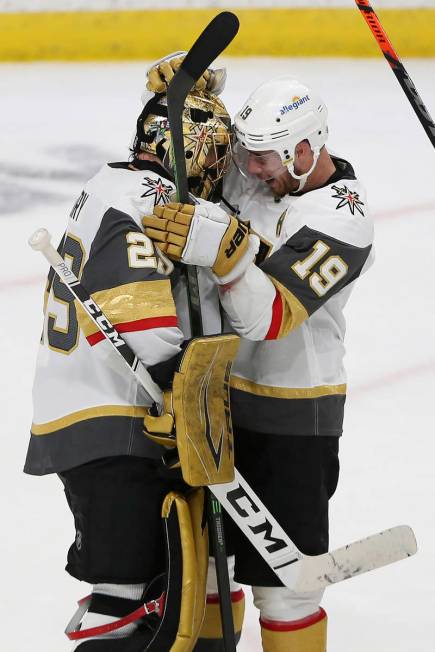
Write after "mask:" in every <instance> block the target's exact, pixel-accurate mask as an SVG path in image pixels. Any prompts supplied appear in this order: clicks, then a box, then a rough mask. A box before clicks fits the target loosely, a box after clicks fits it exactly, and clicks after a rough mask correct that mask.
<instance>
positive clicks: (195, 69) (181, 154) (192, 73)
mask: <svg viewBox="0 0 435 652" xmlns="http://www.w3.org/2000/svg"><path fill="white" fill-rule="evenodd" d="M238 28H239V21H238V19H237V17H236V16H235V15H234V14H232V13H230V12H222V13H221V14H218V16H216V17H215V18H214V19H213V20H212V21H211V22H210V23H209V25H207V27H206V28H205V30H204V31H203V32H202V34H201V35H200V36H199V38H198V39H197V40H196V42H195V43H194V44H193V46H192V47H191V49H190V50H189V52H188V53H187V55H186V57H185V59H184V61H183V63H182V64H181V66H180V69H179V70H178V72H177V73H176V74H175V75H174V78H173V79H172V81H171V83H170V84H169V87H168V92H167V98H168V119H169V124H170V128H171V141H172V156H173V164H174V170H175V182H176V186H177V197H178V201H180V202H182V203H184V204H187V203H190V198H189V186H188V179H187V171H186V159H185V151H184V134H183V111H184V102H185V100H186V97H187V94H188V93H189V91H190V90H191V89H192V87H193V86H194V84H195V82H196V80H197V79H198V78H199V77H200V76H201V75H202V73H203V72H204V71H205V70H206V69H207V68H208V67H209V66H210V64H211V63H212V62H213V61H214V59H216V57H217V56H218V55H219V54H220V53H221V52H222V51H223V50H224V49H225V48H226V47H227V45H228V44H229V43H230V42H231V41H232V39H233V38H234V36H235V35H236V34H237V31H238ZM187 287H188V296H189V311H190V326H191V331H192V336H194V337H195V336H201V335H203V334H204V331H203V324H202V316H201V302H200V293H199V284H198V274H197V270H196V267H193V266H189V267H188V270H187ZM206 496H207V505H208V510H207V511H208V527H209V532H210V538H211V541H212V547H213V553H214V557H215V561H216V575H217V581H218V588H219V607H220V613H221V622H222V633H223V643H224V649H225V652H235V650H236V641H235V634H234V621H233V612H232V603H231V592H230V581H229V575H228V562H227V556H226V551H225V537H224V530H223V522H222V510H221V506H220V503H219V501H217V500H216V498H214V497H213V496H212V494H211V492H210V490H209V489H208V488H207V489H206Z"/></svg>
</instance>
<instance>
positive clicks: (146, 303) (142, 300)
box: [75, 279, 176, 337]
mask: <svg viewBox="0 0 435 652" xmlns="http://www.w3.org/2000/svg"><path fill="white" fill-rule="evenodd" d="M91 296H92V298H93V300H94V301H95V303H97V304H98V305H99V307H100V308H101V310H102V311H103V313H104V314H105V316H106V317H107V318H108V319H109V321H111V322H112V324H124V323H126V322H133V321H137V320H140V319H146V318H151V317H172V316H175V315H176V310H175V303H174V300H173V298H172V292H171V282H170V281H169V279H164V280H159V281H137V282H136V283H126V284H125V285H119V286H118V287H115V288H109V289H108V290H100V291H99V292H93V293H92V295H91ZM75 303H76V307H77V316H78V320H79V324H80V328H81V329H82V330H83V332H84V334H85V337H88V336H89V335H91V334H92V333H95V331H96V326H95V324H94V322H93V321H92V319H91V318H90V317H89V315H88V314H87V312H86V311H85V310H84V308H82V306H81V305H80V304H79V303H78V301H76V302H75Z"/></svg>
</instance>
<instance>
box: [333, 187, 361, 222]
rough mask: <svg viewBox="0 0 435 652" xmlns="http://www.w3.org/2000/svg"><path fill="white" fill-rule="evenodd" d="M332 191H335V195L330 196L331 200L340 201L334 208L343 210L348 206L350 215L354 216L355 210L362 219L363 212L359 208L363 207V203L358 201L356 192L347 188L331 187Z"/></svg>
mask: <svg viewBox="0 0 435 652" xmlns="http://www.w3.org/2000/svg"><path fill="white" fill-rule="evenodd" d="M332 190H335V192H336V193H337V194H335V195H332V198H333V199H339V200H340V201H339V202H338V204H337V206H336V207H335V208H336V209H339V208H343V206H348V207H349V210H350V212H351V213H352V215H355V210H357V211H358V213H360V214H361V215H362V216H363V217H364V212H363V210H362V208H361V206H364V202H362V201H361V200H360V198H359V194H358V193H357V192H353V191H352V190H349V188H348V187H347V186H332Z"/></svg>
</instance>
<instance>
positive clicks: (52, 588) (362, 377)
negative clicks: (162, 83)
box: [0, 57, 435, 652]
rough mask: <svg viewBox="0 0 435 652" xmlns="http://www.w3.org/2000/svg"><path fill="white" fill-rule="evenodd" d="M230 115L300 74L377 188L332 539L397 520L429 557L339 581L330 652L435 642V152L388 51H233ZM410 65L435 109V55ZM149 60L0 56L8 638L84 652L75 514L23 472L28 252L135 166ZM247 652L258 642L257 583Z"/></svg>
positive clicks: (38, 318) (57, 491) (0, 608)
mask: <svg viewBox="0 0 435 652" xmlns="http://www.w3.org/2000/svg"><path fill="white" fill-rule="evenodd" d="M224 63H226V64H227V67H228V81H227V89H226V90H225V92H224V96H223V97H224V100H226V103H227V106H228V108H229V109H230V112H231V113H234V112H235V111H236V110H237V109H239V108H240V107H241V105H242V103H243V101H244V99H245V98H246V97H247V95H248V94H249V93H250V92H251V90H253V88H254V87H255V86H256V85H258V84H259V83H261V82H262V81H264V80H266V79H268V78H269V77H270V76H276V75H278V74H284V73H292V74H294V75H295V76H296V77H298V78H300V79H301V80H304V81H305V82H306V83H308V84H311V85H314V86H315V87H317V89H318V90H319V92H320V94H321V95H322V96H323V98H324V100H325V101H326V103H327V105H328V107H329V111H330V120H329V125H330V141H329V147H330V148H331V149H332V150H333V151H335V152H336V153H339V154H340V155H342V156H343V157H345V158H348V159H349V160H350V161H351V162H352V163H353V165H354V167H355V169H356V172H357V174H358V176H359V177H360V178H361V180H363V182H364V183H365V185H366V186H367V189H368V195H369V201H370V205H371V208H372V211H373V213H374V216H375V223H376V251H377V261H376V264H375V266H374V267H373V268H372V270H371V271H370V272H369V273H368V274H367V275H366V276H365V277H364V278H363V279H361V281H360V282H359V283H358V285H357V287H356V290H355V292H354V294H353V296H352V298H351V300H350V302H349V304H348V307H347V310H346V316H347V320H348V332H347V349H348V354H347V359H346V363H347V369H348V375H349V393H348V401H347V410H346V418H345V432H344V436H343V438H342V440H341V468H342V470H341V478H340V483H339V488H338V490H337V493H336V495H335V497H334V498H333V500H332V503H331V547H332V548H335V547H338V546H341V545H344V544H345V543H348V542H351V541H353V540H355V539H359V538H361V537H363V536H366V535H368V534H370V533H373V532H376V531H379V530H382V529H385V528H387V527H390V526H393V525H396V524H401V523H407V524H409V525H411V526H412V527H413V528H414V529H415V533H416V536H417V540H418V543H419V552H418V554H417V555H416V556H415V557H414V558H412V559H409V560H406V561H403V562H400V563H399V564H396V565H394V566H390V567H388V568H385V569H382V570H378V571H376V572H373V573H370V574H368V575H366V576H363V577H360V578H356V579H354V580H350V581H349V582H345V583H343V584H341V585H338V586H335V587H331V588H330V589H328V590H327V592H326V594H325V599H324V607H325V609H326V610H327V611H328V614H329V621H330V627H329V647H328V650H329V652H350V651H351V652H367V650H375V651H376V652H389V651H391V652H392V651H393V650H394V652H410V651H412V652H435V630H434V627H433V613H434V606H435V587H434V578H435V523H434V506H433V505H434V498H435V478H434V466H435V462H434V454H435V441H434V438H435V428H434V416H433V415H434V406H435V398H434V393H433V392H434V390H435V350H434V321H435V283H434V273H435V272H434V263H435V260H434V251H435V244H434V243H435V182H434V167H435V151H434V149H433V147H432V146H431V144H430V142H429V140H428V138H427V136H426V134H425V133H424V131H423V129H422V128H421V126H420V124H419V123H418V121H417V119H416V118H415V115H414V113H413V112H412V109H411V108H410V106H409V104H408V102H407V100H406V98H405V96H404V94H403V92H402V90H401V89H400V87H399V85H398V84H397V81H396V79H395V78H394V75H393V74H392V73H391V71H390V70H389V68H388V66H387V64H386V63H385V61H384V60H383V59H382V58H381V57H379V59H376V60H370V61H364V60H357V61H353V60H326V59H310V60H304V59H292V60H290V59H286V60H284V59H281V60H277V59H255V60H254V59H245V60H234V59H233V60H227V61H226V62H225V60H224ZM406 65H407V68H408V70H409V73H410V75H411V77H412V78H413V80H414V82H415V84H416V85H417V88H418V89H419V91H420V93H421V95H422V97H423V99H424V101H425V103H426V105H427V107H428V108H429V110H430V111H431V113H432V115H435V84H434V80H435V61H434V60H431V61H428V60H412V61H409V62H406ZM146 68H147V64H146V63H145V62H144V63H135V64H98V65H94V64H91V65H90V64H84V65H76V64H74V65H69V64H63V65H60V64H59V65H56V64H46V65H36V64H27V65H20V64H16V65H2V66H1V67H0V94H1V109H0V113H1V146H0V214H1V217H0V227H1V236H0V264H1V276H0V299H1V320H0V329H1V340H0V347H1V357H0V359H1V369H2V373H1V376H0V383H1V386H0V397H1V406H2V407H1V412H0V414H1V459H2V465H1V493H0V500H1V512H0V514H1V530H2V536H1V544H0V545H1V555H0V559H1V568H2V570H1V584H2V590H1V591H0V600H1V605H0V613H1V617H2V618H1V619H2V622H3V624H2V632H1V636H0V640H1V647H2V649H3V650H5V651H7V652H30V651H32V652H34V651H37V652H61V651H62V650H65V651H66V652H68V651H69V650H70V645H69V643H68V641H67V640H66V639H65V638H64V636H63V633H62V632H63V628H64V626H65V624H66V622H67V621H68V620H69V618H70V615H71V614H72V612H73V610H74V608H75V607H74V603H75V601H76V600H77V599H78V598H80V597H82V596H83V595H86V593H87V590H88V587H87V586H84V585H80V584H79V583H77V582H76V581H75V580H73V579H72V578H70V577H69V576H67V575H66V573H65V572H64V570H63V567H64V564H65V554H66V550H67V547H68V546H69V545H70V542H71V541H72V539H73V523H72V519H71V517H70V514H69V512H68V509H67V506H66V503H65V501H64V497H63V495H62V490H61V486H60V482H59V481H58V480H57V478H55V477H52V476H49V477H44V478H34V477H29V476H25V475H24V474H23V473H22V470H21V469H22V466H23V463H24V458H25V453H26V447H27V440H28V431H29V426H30V423H31V418H32V406H31V387H32V376H33V367H34V362H35V357H36V350H37V346H38V340H39V334H40V329H41V324H42V295H43V287H44V277H45V275H46V273H47V265H46V263H45V261H44V259H43V258H42V256H40V255H39V254H36V253H33V252H32V251H31V250H30V249H29V247H28V245H27V237H28V236H29V235H30V234H31V233H32V232H33V230H34V229H36V228H37V227H40V226H46V227H47V228H49V229H50V230H51V232H52V234H53V236H54V240H55V241H57V240H58V238H59V237H60V235H61V234H62V232H63V229H64V224H65V220H66V217H67V214H68V212H69V209H70V207H71V205H72V203H73V202H74V200H75V198H76V197H77V196H78V195H79V194H80V191H81V187H82V183H83V182H84V181H85V180H86V178H87V177H89V176H90V175H91V174H92V173H94V172H95V171H96V170H97V169H98V168H99V166H100V165H102V164H103V163H104V162H106V161H114V160H124V159H125V158H126V155H127V147H128V144H129V142H130V138H131V135H132V133H133V130H134V127H135V121H136V117H137V115H138V113H139V111H140V103H139V97H140V93H141V90H142V88H143V83H144V72H145V70H146ZM247 597H248V603H249V604H248V611H247V617H246V626H245V628H244V632H243V637H242V641H241V643H240V645H239V648H238V649H239V650H240V651H241V652H256V651H259V650H261V645H260V642H259V628H258V624H257V619H258V616H257V613H256V610H255V609H254V607H253V606H252V605H251V600H250V592H249V589H247Z"/></svg>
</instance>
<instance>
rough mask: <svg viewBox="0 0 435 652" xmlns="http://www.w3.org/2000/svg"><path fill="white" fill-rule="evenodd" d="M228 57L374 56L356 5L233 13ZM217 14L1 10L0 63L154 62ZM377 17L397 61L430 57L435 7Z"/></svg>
mask: <svg viewBox="0 0 435 652" xmlns="http://www.w3.org/2000/svg"><path fill="white" fill-rule="evenodd" d="M234 11H235V13H236V14H237V15H238V17H239V19H240V23H241V27H240V32H239V35H238V36H237V37H236V39H235V40H234V42H233V43H232V44H231V46H230V47H229V48H228V49H227V50H226V52H225V54H228V55H233V56H255V55H257V56H304V57H305V56H352V57H371V56H379V54H380V52H379V48H378V46H377V44H376V42H375V40H374V38H373V36H372V34H371V32H370V31H369V29H368V27H367V25H366V24H365V22H364V20H363V18H362V16H361V15H360V13H359V11H358V10H357V8H356V7H355V8H349V9H343V8H332V9H325V8H301V9H288V8H268V9H235V10H234ZM217 13H219V10H218V9H216V8H215V9H166V10H165V9H161V10H147V9H144V10H135V11H86V12H43V13H0V34H1V38H0V60H1V61H30V60H68V61H87V60H120V59H155V58H158V57H160V56H162V55H163V54H166V53H168V52H171V51H173V50H178V49H185V48H188V47H189V46H190V45H191V43H192V42H193V41H194V39H195V38H196V37H197V36H198V34H199V32H200V31H201V29H202V28H203V27H204V26H205V25H206V24H207V22H208V21H209V20H210V19H211V18H212V17H213V16H214V15H216V14H217ZM377 13H378V16H379V18H380V20H381V22H382V24H383V26H384V28H385V29H386V31H387V34H388V36H389V37H390V39H391V41H392V43H393V46H394V48H395V49H396V51H397V52H398V54H399V56H401V57H434V56H435V8H430V7H429V8H408V9H383V10H379V11H378V12H377Z"/></svg>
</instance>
